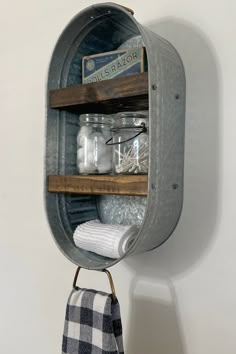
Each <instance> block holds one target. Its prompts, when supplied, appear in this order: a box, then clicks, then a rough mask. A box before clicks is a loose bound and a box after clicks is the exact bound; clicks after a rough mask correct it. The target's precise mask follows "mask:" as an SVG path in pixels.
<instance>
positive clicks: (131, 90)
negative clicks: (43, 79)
mask: <svg viewBox="0 0 236 354" xmlns="http://www.w3.org/2000/svg"><path fill="white" fill-rule="evenodd" d="M49 105H50V108H57V109H64V110H68V111H73V112H78V113H93V112H94V113H107V114H109V113H116V112H121V111H129V110H130V111H138V110H147V109H148V73H146V72H145V73H142V74H137V75H130V76H124V77H119V78H115V79H110V80H104V81H99V82H95V83H90V84H83V85H76V86H68V87H65V88H62V89H57V90H52V91H50V93H49Z"/></svg>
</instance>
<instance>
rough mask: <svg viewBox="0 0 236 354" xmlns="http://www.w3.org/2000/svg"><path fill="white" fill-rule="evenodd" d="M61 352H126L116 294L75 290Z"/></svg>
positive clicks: (71, 299)
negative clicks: (114, 297) (113, 295)
mask: <svg viewBox="0 0 236 354" xmlns="http://www.w3.org/2000/svg"><path fill="white" fill-rule="evenodd" d="M62 354H124V349H123V338H122V324H121V317H120V306H119V302H118V300H117V298H116V299H115V300H114V299H113V297H112V295H110V294H107V293H104V292H100V291H95V290H90V289H81V288H77V289H73V290H72V292H71V294H70V296H69V299H68V303H67V308H66V318H65V327H64V335H63V343H62Z"/></svg>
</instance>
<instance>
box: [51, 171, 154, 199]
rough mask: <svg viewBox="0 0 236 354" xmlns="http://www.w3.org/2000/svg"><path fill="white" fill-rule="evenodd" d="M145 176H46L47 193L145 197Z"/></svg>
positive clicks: (146, 184) (146, 178) (146, 185)
mask: <svg viewBox="0 0 236 354" xmlns="http://www.w3.org/2000/svg"><path fill="white" fill-rule="evenodd" d="M147 180H148V177H147V175H137V176H134V175H130V176H128V175H122V176H107V175H90V176H80V175H77V176H48V191H49V192H57V193H78V194H97V195H99V194H117V195H136V196H146V195H147V188H148V182H147Z"/></svg>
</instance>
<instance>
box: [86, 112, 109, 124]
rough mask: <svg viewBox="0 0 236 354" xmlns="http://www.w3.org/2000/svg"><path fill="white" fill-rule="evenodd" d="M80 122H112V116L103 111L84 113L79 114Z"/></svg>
mask: <svg viewBox="0 0 236 354" xmlns="http://www.w3.org/2000/svg"><path fill="white" fill-rule="evenodd" d="M79 120H80V123H82V124H83V123H90V124H107V125H111V124H112V121H113V119H112V117H111V116H110V115H106V114H103V113H85V114H81V115H80V117H79Z"/></svg>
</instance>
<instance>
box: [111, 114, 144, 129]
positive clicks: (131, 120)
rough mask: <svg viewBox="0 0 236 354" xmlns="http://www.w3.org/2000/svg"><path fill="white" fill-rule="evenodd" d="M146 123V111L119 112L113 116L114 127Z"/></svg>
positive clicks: (138, 125)
mask: <svg viewBox="0 0 236 354" xmlns="http://www.w3.org/2000/svg"><path fill="white" fill-rule="evenodd" d="M142 123H144V124H145V126H146V127H148V126H149V124H148V111H138V112H137V111H136V112H120V113H117V114H116V116H115V121H114V127H117V128H118V127H134V128H135V127H140V126H141V125H142Z"/></svg>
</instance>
